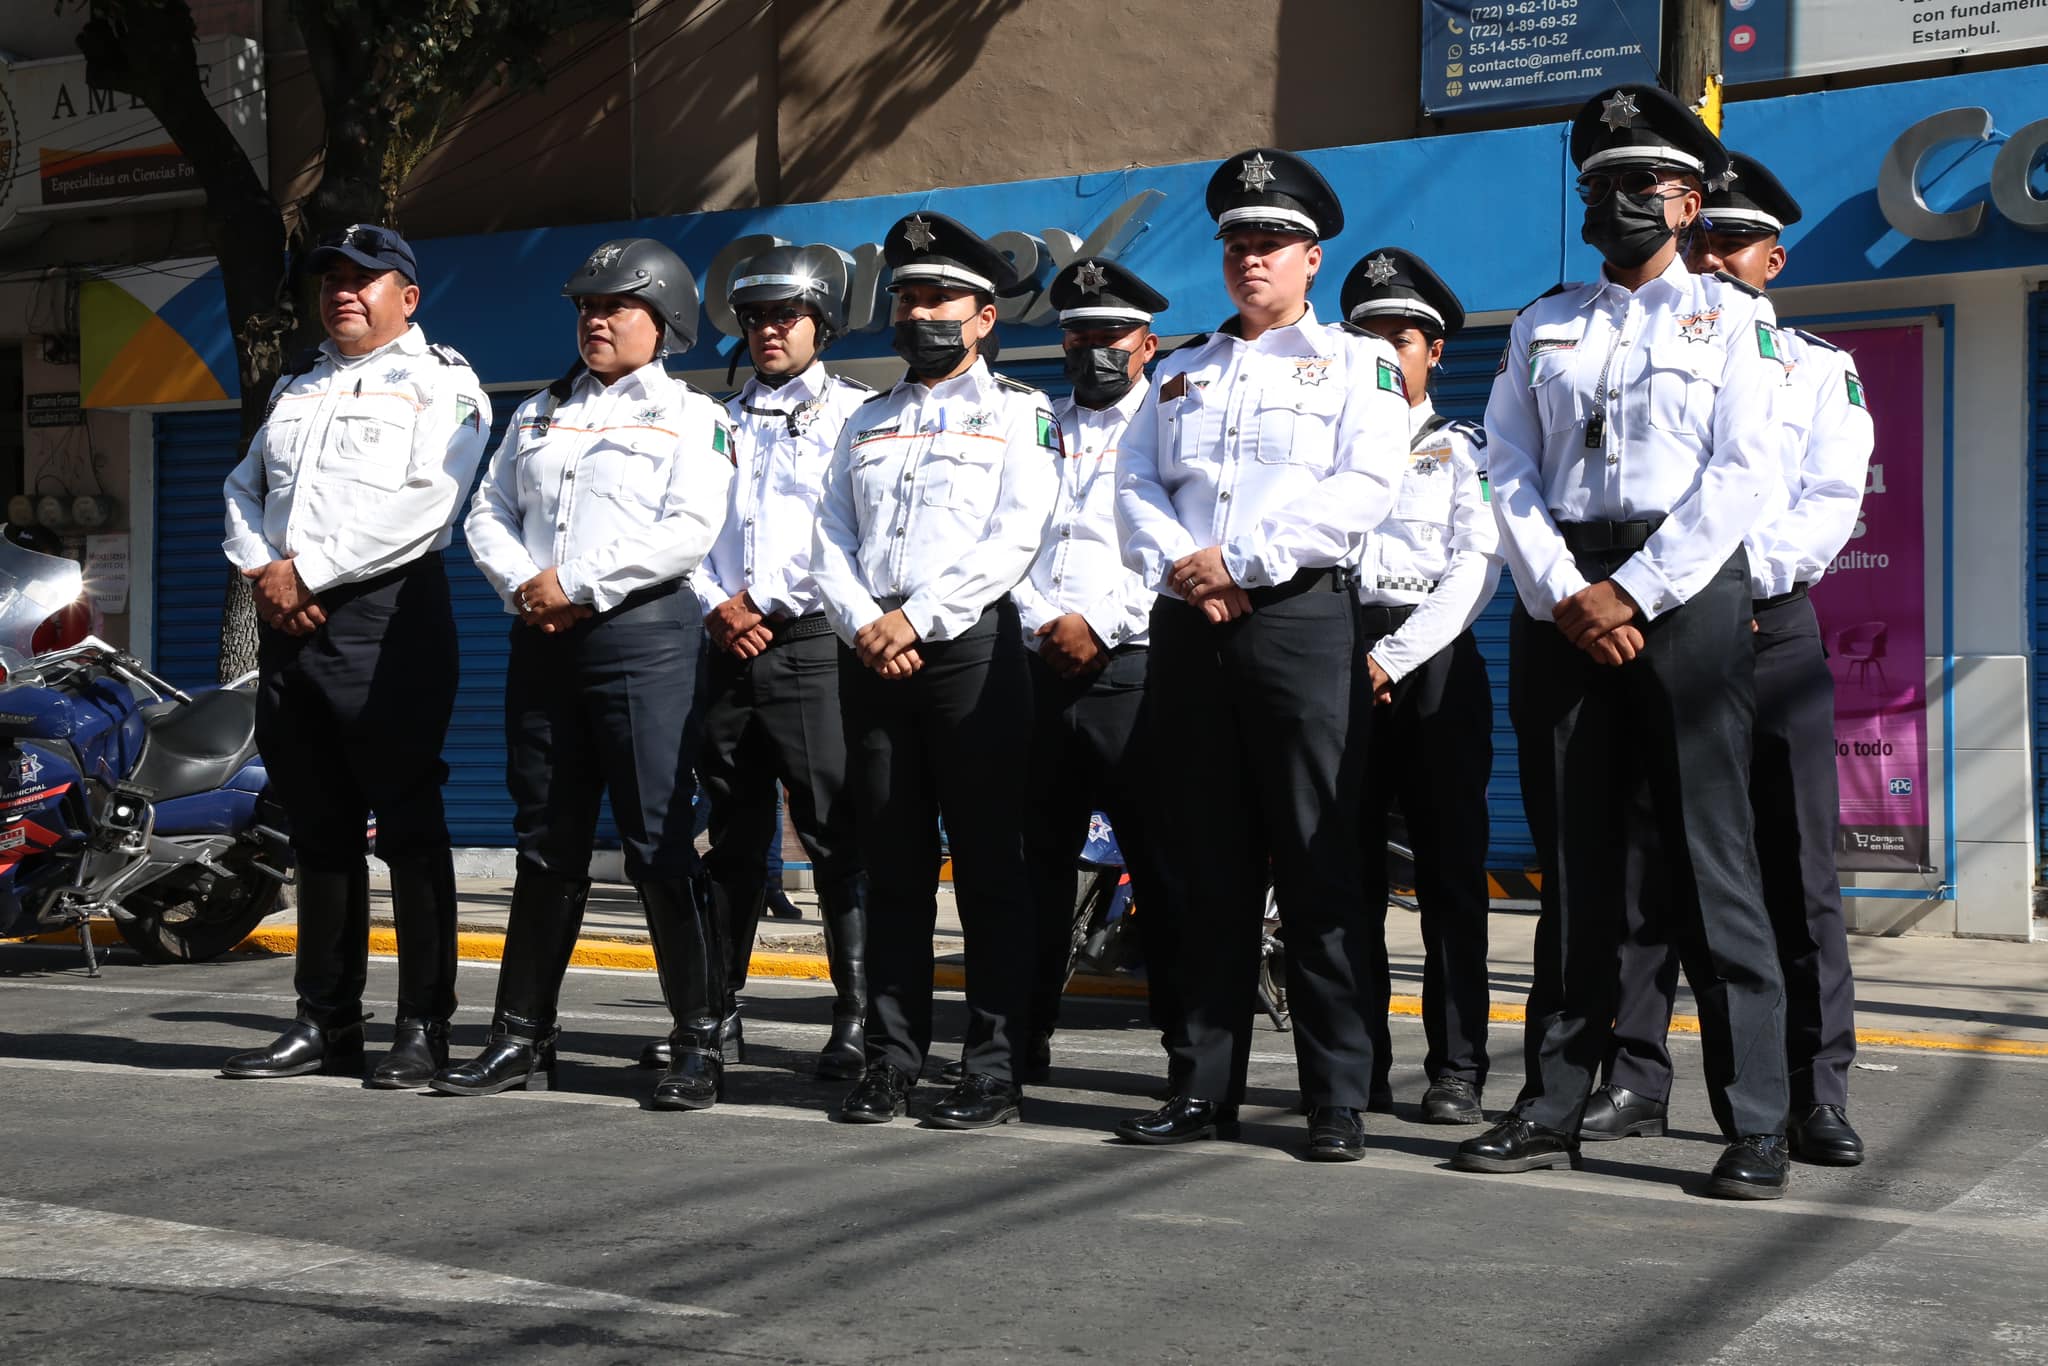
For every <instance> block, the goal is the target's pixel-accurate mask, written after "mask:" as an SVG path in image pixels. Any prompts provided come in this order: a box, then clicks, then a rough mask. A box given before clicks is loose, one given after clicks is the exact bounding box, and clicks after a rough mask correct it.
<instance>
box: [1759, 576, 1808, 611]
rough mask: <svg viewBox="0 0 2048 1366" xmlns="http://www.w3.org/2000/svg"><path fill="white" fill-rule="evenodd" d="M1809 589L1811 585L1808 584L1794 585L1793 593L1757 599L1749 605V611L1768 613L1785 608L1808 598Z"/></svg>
mask: <svg viewBox="0 0 2048 1366" xmlns="http://www.w3.org/2000/svg"><path fill="white" fill-rule="evenodd" d="M1808 587H1809V585H1807V584H1803V583H1795V584H1793V585H1792V591H1791V592H1789V593H1780V594H1778V596H1776V597H1775V598H1757V599H1756V600H1754V601H1753V602H1751V603H1750V604H1749V610H1750V611H1752V612H1768V611H1770V610H1771V609H1772V608H1773V607H1784V606H1786V605H1788V604H1790V603H1795V602H1797V601H1799V600H1800V599H1801V598H1803V597H1805V596H1806V590H1807V588H1808Z"/></svg>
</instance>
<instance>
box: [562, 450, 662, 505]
mask: <svg viewBox="0 0 2048 1366" xmlns="http://www.w3.org/2000/svg"><path fill="white" fill-rule="evenodd" d="M675 447H676V442H675V438H674V437H669V436H661V435H658V434H656V433H651V432H650V433H644V434H641V435H639V436H637V437H632V438H621V439H618V440H613V441H606V442H604V443H603V444H601V445H599V446H597V447H595V448H594V449H592V450H591V451H590V453H589V454H588V455H587V456H585V457H584V468H585V469H586V470H587V471H588V474H587V475H586V477H587V478H588V480H589V481H590V493H591V496H592V497H595V498H603V499H607V500H609V501H611V502H614V503H620V504H623V505H625V506H627V507H629V508H641V509H653V508H658V507H660V506H661V502H662V499H663V498H664V497H666V496H667V494H668V475H669V462H670V460H671V459H672V458H673V457H674V455H675Z"/></svg>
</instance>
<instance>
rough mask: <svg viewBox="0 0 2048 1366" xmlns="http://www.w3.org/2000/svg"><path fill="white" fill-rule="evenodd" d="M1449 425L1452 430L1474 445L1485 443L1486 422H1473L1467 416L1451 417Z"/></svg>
mask: <svg viewBox="0 0 2048 1366" xmlns="http://www.w3.org/2000/svg"><path fill="white" fill-rule="evenodd" d="M1450 427H1451V430H1452V431H1454V432H1456V433H1457V434H1458V435H1460V436H1462V437H1464V438H1465V439H1466V440H1467V441H1469V442H1471V443H1472V444H1473V445H1475V446H1484V445H1485V444H1486V424H1485V423H1484V422H1474V421H1473V420H1472V419H1471V418H1469V417H1454V418H1452V419H1451V422H1450Z"/></svg>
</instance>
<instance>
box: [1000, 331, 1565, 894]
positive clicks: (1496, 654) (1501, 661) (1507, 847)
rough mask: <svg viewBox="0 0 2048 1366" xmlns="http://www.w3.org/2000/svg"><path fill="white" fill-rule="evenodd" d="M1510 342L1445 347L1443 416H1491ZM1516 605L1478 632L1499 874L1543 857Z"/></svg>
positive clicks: (1440, 381)
mask: <svg viewBox="0 0 2048 1366" xmlns="http://www.w3.org/2000/svg"><path fill="white" fill-rule="evenodd" d="M1507 336H1508V330H1507V329H1506V328H1505V327H1474V328H1469V329H1467V330H1466V331H1465V332H1464V333H1462V334H1461V335H1460V336H1459V337H1458V338H1457V339H1456V340H1455V341H1453V342H1452V343H1451V344H1450V345H1448V346H1446V347H1445V348H1444V359H1443V365H1442V366H1441V367H1440V368H1439V369H1438V371H1437V378H1436V387H1435V402H1436V406H1437V409H1438V411H1440V412H1443V413H1445V414H1447V415H1449V416H1451V417H1469V418H1471V419H1473V420H1474V421H1475V422H1476V421H1479V420H1480V419H1482V418H1484V417H1485V416H1486V397H1487V395H1488V394H1489V393H1490V392H1491V391H1492V389H1493V372H1494V369H1495V367H1496V366H1498V365H1499V363H1500V352H1501V347H1503V346H1505V345H1506V344H1507ZM996 368H997V369H998V370H1000V371H1002V372H1003V373H1004V374H1006V375H1008V376H1010V377H1011V378H1012V379H1017V380H1022V381H1023V382H1024V383H1026V384H1030V385H1034V386H1036V387H1037V388H1040V389H1043V390H1044V391H1045V392H1046V393H1047V394H1049V395H1050V396H1052V397H1054V398H1059V397H1061V396H1063V395H1065V394H1067V393H1069V392H1071V390H1072V388H1073V386H1072V385H1070V384H1069V383H1068V382H1067V379H1066V376H1065V374H1064V373H1063V372H1062V370H1061V367H1060V362H1059V361H1058V360H1057V359H1053V358H1038V359H1031V360H1018V361H1004V362H999V363H998V364H997V366H996ZM1513 605H1514V587H1513V585H1512V584H1510V583H1509V582H1508V576H1507V574H1506V573H1505V572H1503V573H1502V575H1501V587H1500V591H1499V592H1498V593H1496V594H1495V595H1494V599H1493V601H1492V602H1491V603H1490V604H1488V606H1487V609H1486V611H1485V613H1484V614H1482V615H1481V617H1480V618H1479V621H1478V624H1477V625H1475V626H1474V627H1473V634H1474V636H1475V637H1476V638H1477V639H1478V642H1479V650H1480V653H1481V654H1483V655H1484V656H1485V657H1486V668H1487V675H1488V677H1490V678H1491V679H1492V681H1493V777H1492V780H1491V781H1490V782H1489V783H1488V784H1487V789H1486V796H1487V808H1488V812H1489V816H1490V819H1491V838H1490V846H1491V847H1490V849H1489V852H1488V858H1487V866H1488V867H1491V868H1496V869H1520V868H1524V867H1530V866H1533V865H1534V863H1535V858H1536V847H1535V845H1534V844H1533V843H1532V842H1531V840H1530V838H1529V823H1528V821H1527V820H1526V819H1524V817H1523V815H1522V789H1521V783H1520V779H1519V778H1518V776H1517V770H1516V766H1515V735H1514V730H1513V728H1512V727H1511V726H1510V725H1509V723H1508V611H1509V609H1510V608H1511V607H1512V606H1513Z"/></svg>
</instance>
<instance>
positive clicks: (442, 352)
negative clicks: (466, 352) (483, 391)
mask: <svg viewBox="0 0 2048 1366" xmlns="http://www.w3.org/2000/svg"><path fill="white" fill-rule="evenodd" d="M427 354H428V355H430V356H432V357H433V358H434V359H435V360H437V361H439V362H441V364H443V365H459V366H461V367H462V368H463V369H465V370H467V369H468V368H469V361H468V360H467V359H465V358H464V357H463V354H462V353H461V352H460V351H457V350H456V349H455V348H454V347H452V346H443V345H442V344H441V343H440V342H428V343H427Z"/></svg>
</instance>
